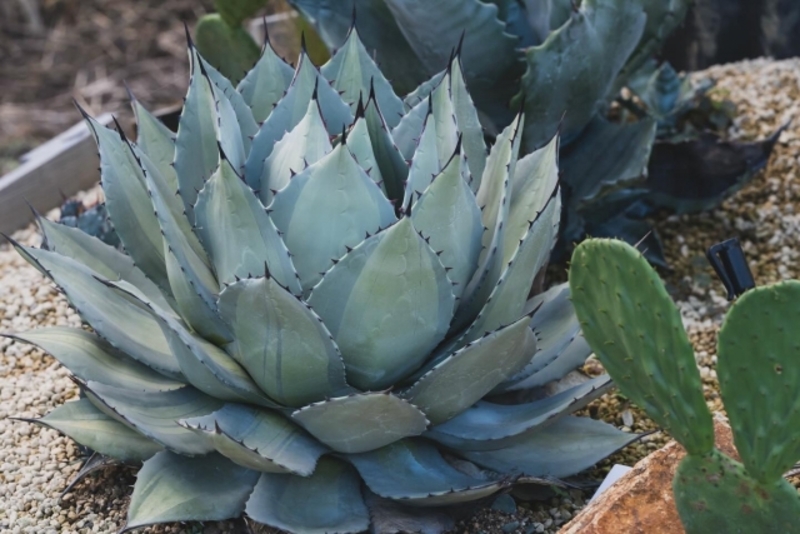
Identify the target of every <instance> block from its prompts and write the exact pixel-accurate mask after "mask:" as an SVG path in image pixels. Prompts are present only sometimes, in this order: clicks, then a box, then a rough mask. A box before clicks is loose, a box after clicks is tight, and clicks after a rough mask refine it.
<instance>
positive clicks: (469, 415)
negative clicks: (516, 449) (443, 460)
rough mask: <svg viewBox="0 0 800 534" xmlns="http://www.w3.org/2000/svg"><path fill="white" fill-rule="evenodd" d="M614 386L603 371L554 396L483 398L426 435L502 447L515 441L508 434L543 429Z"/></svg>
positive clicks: (475, 446) (456, 445)
mask: <svg viewBox="0 0 800 534" xmlns="http://www.w3.org/2000/svg"><path fill="white" fill-rule="evenodd" d="M611 387H612V382H611V378H610V377H609V376H608V375H603V376H599V377H597V378H594V379H592V380H590V381H588V382H586V383H585V384H579V385H577V386H573V387H571V388H569V389H566V390H564V391H561V392H559V393H557V394H555V395H552V396H550V397H545V398H543V399H539V400H535V401H533V402H527V403H524V404H494V403H490V402H485V401H480V402H478V404H476V405H475V406H473V407H472V408H470V409H469V410H467V411H465V412H464V413H462V414H461V415H459V416H457V417H455V418H453V419H450V420H449V421H447V422H446V423H443V424H441V425H438V426H436V427H434V428H433V429H432V430H430V431H428V433H426V434H425V435H426V436H427V437H429V438H431V439H433V440H435V441H437V442H439V443H441V444H442V445H444V446H446V447H450V448H453V449H457V450H470V451H478V450H495V449H502V448H503V447H505V446H507V445H510V444H513V443H514V440H508V439H507V438H509V437H515V436H520V435H523V434H526V433H531V432H539V431H540V430H541V429H542V427H544V426H545V425H548V424H552V423H553V422H555V421H557V420H558V419H559V418H560V417H563V416H564V415H566V414H568V413H572V412H574V411H576V410H580V409H581V408H583V407H585V406H586V405H587V404H589V403H590V402H591V401H593V400H595V399H597V398H598V397H600V396H601V395H602V394H604V393H605V392H606V391H608V390H609V389H610V388H611Z"/></svg>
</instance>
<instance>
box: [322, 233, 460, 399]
mask: <svg viewBox="0 0 800 534" xmlns="http://www.w3.org/2000/svg"><path fill="white" fill-rule="evenodd" d="M308 303H309V304H310V305H311V306H312V307H313V308H314V310H315V311H316V312H317V313H318V314H319V316H320V317H322V319H323V321H325V324H326V325H327V327H328V329H329V330H330V331H331V333H332V334H333V337H334V339H335V340H336V343H337V344H338V345H339V348H340V349H341V351H342V357H343V358H344V362H345V367H346V369H347V378H348V382H349V383H351V384H353V385H354V386H356V387H358V388H360V389H365V390H368V389H373V390H374V389H380V388H383V387H387V386H390V385H392V384H393V383H395V382H396V381H397V380H398V379H400V378H402V377H403V376H405V375H407V374H408V373H409V372H410V371H413V370H414V369H416V368H417V367H418V366H419V365H420V364H421V363H422V362H423V361H424V359H425V358H426V356H427V355H428V353H429V352H430V351H431V350H432V349H433V348H434V347H435V346H436V345H437V344H439V342H440V341H442V340H443V339H444V336H445V334H446V333H447V328H448V325H449V324H450V319H451V318H452V315H453V306H454V303H455V296H454V295H453V291H452V289H451V282H450V280H449V278H448V277H447V273H446V272H445V269H444V267H443V266H442V264H441V262H440V261H439V258H438V257H437V256H436V253H434V252H433V250H431V248H430V247H429V246H428V244H427V243H426V242H425V241H424V239H423V238H422V237H420V236H419V235H418V234H417V232H416V230H415V229H414V226H413V224H412V223H411V220H410V219H409V218H407V217H406V218H403V219H401V220H400V221H399V222H398V223H396V224H394V225H393V226H391V227H389V228H388V229H386V230H384V231H382V232H380V233H379V234H377V235H374V236H372V237H370V238H368V239H367V240H365V241H364V242H363V243H361V244H360V245H359V246H358V247H356V248H355V249H353V250H352V251H351V252H349V253H348V254H347V255H346V256H344V257H343V258H342V259H341V260H340V261H339V262H338V263H337V264H336V265H334V266H333V267H332V268H331V270H330V271H328V272H327V273H326V274H325V277H324V278H323V279H322V281H321V282H320V283H319V284H318V285H317V286H315V287H314V290H313V291H312V292H311V296H310V297H309V299H308Z"/></svg>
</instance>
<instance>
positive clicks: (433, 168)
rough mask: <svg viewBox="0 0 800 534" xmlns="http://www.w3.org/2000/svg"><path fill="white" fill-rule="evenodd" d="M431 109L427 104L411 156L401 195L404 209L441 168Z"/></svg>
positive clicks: (418, 195)
mask: <svg viewBox="0 0 800 534" xmlns="http://www.w3.org/2000/svg"><path fill="white" fill-rule="evenodd" d="M432 109H433V108H432V107H431V106H430V105H429V106H428V114H427V115H426V116H425V123H424V124H423V126H422V133H421V134H420V136H419V141H418V142H417V145H416V149H415V150H414V155H413V156H412V158H411V168H410V169H409V171H408V183H407V184H406V192H405V196H404V197H403V208H404V209H405V210H409V209H410V208H411V207H412V206H413V204H414V202H416V200H417V199H418V198H419V197H420V195H422V193H423V191H425V190H426V189H427V188H428V186H429V185H431V182H432V181H433V177H434V176H436V175H437V174H439V172H441V170H442V164H441V163H440V161H439V153H438V149H437V147H436V145H437V139H438V135H437V126H436V120H435V118H434V115H433V113H431V110H432ZM451 155H452V154H451Z"/></svg>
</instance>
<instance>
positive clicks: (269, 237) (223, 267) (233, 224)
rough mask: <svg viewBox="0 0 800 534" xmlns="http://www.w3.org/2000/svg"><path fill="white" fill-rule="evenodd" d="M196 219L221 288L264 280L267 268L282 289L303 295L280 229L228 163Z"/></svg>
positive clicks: (203, 197) (203, 195) (209, 186)
mask: <svg viewBox="0 0 800 534" xmlns="http://www.w3.org/2000/svg"><path fill="white" fill-rule="evenodd" d="M195 218H196V220H197V233H198V235H199V236H200V238H201V239H202V241H203V244H204V245H205V247H206V250H208V254H209V256H210V258H211V260H212V261H213V263H214V266H215V270H216V276H217V279H218V280H219V283H220V285H222V286H225V285H228V284H232V283H234V282H235V281H236V280H237V279H239V278H247V277H250V276H258V275H261V274H264V266H265V265H266V266H267V268H268V269H269V271H270V273H271V275H272V276H273V277H274V278H275V279H276V280H277V281H278V283H280V284H282V285H283V286H285V287H287V288H289V289H290V290H291V291H292V292H293V293H294V294H297V295H299V294H300V280H299V279H298V277H297V272H296V271H295V268H294V265H293V263H292V259H291V257H290V256H289V251H288V249H287V248H286V245H285V244H284V242H283V240H282V239H281V237H280V235H279V234H278V229H277V228H275V224H274V223H273V222H272V220H271V219H270V217H269V215H267V211H266V209H265V208H264V206H263V205H262V204H261V202H260V201H259V200H258V197H257V196H256V195H255V193H254V192H253V190H252V189H250V187H249V186H248V185H247V184H245V183H244V182H243V181H242V180H241V179H240V178H239V176H238V175H237V174H236V172H235V171H234V169H233V167H231V165H230V163H229V162H228V161H227V160H222V162H221V163H220V167H219V169H217V171H216V172H215V173H214V174H213V175H212V177H211V178H210V179H209V180H208V181H207V182H206V185H205V187H203V190H202V191H201V192H200V195H199V196H198V197H197V205H196V206H195Z"/></svg>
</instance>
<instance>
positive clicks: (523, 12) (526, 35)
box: [482, 0, 550, 48]
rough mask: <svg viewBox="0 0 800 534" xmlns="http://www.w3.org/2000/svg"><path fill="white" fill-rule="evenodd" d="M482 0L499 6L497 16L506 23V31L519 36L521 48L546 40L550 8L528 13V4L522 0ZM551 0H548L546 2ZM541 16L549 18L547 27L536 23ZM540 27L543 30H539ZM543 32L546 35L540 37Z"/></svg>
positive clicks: (518, 43) (518, 44)
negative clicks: (540, 26)
mask: <svg viewBox="0 0 800 534" xmlns="http://www.w3.org/2000/svg"><path fill="white" fill-rule="evenodd" d="M482 1H483V2H486V3H491V4H494V5H496V6H497V18H498V19H500V20H501V21H503V22H504V23H505V25H506V33H510V34H511V35H516V36H517V38H518V39H519V41H518V42H517V47H519V48H528V47H529V46H535V45H538V44H541V42H542V41H544V37H547V34H548V33H550V25H549V18H550V17H549V10H544V9H537V10H536V11H534V12H533V13H528V9H527V6H526V5H525V3H524V2H521V1H520V0H482ZM549 1H550V0H546V2H549ZM537 7H538V6H537ZM542 7H549V6H542ZM539 18H546V19H547V23H548V24H547V25H546V27H545V28H539V25H537V24H536V23H537V22H538V19H539ZM538 29H541V30H543V31H538ZM542 34H543V35H544V37H540V36H541V35H542Z"/></svg>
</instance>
